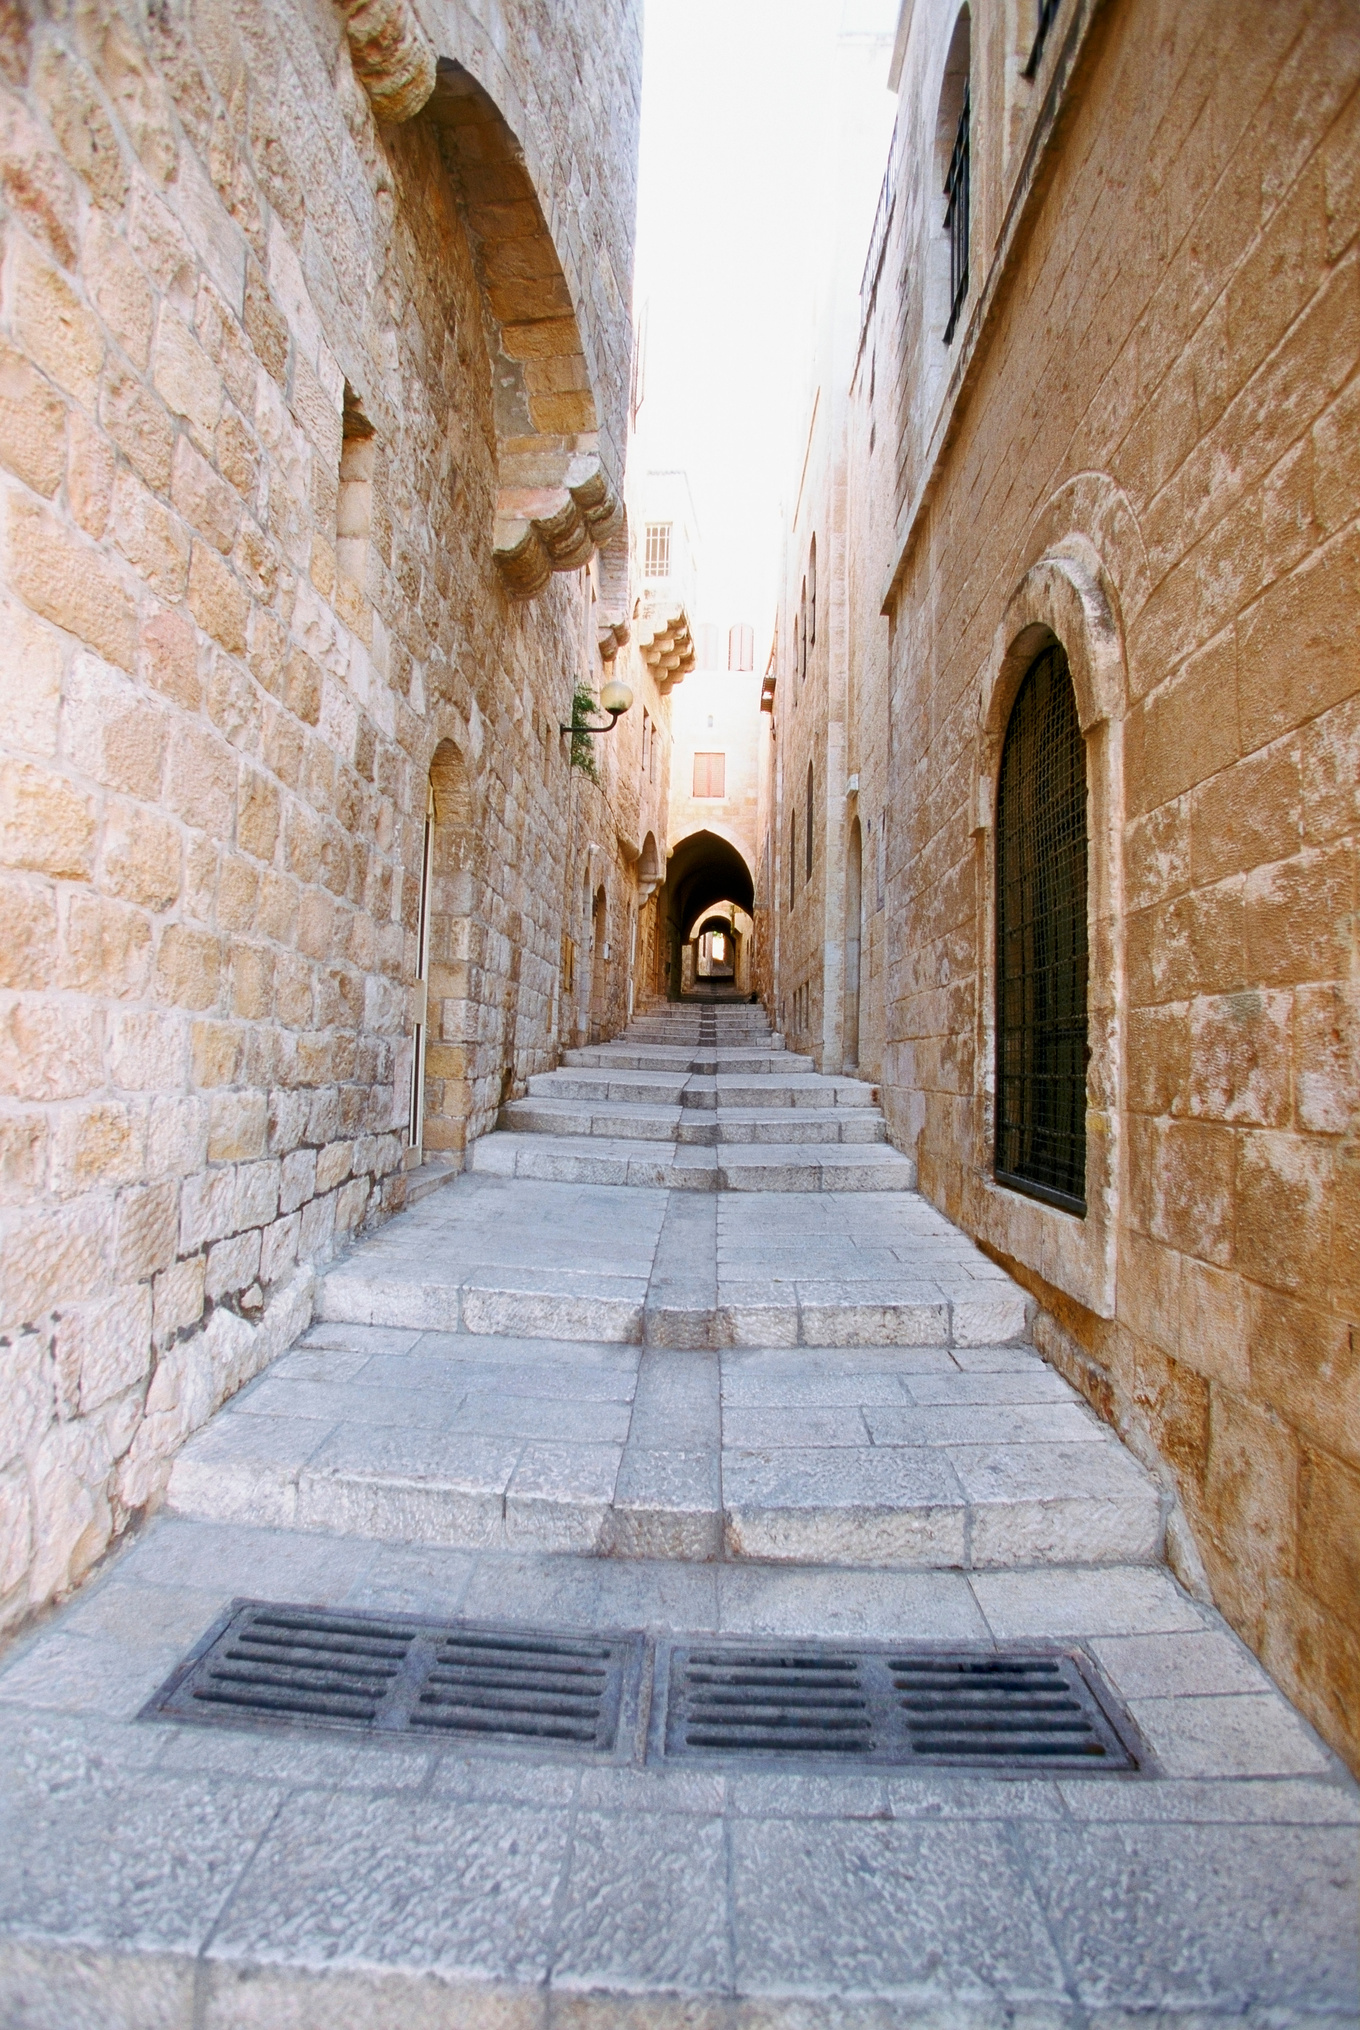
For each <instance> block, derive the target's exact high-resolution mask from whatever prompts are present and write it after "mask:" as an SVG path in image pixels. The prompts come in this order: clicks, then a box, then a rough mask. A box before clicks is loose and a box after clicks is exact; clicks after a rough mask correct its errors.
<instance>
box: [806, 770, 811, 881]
mask: <svg viewBox="0 0 1360 2030" xmlns="http://www.w3.org/2000/svg"><path fill="white" fill-rule="evenodd" d="M804 865H805V868H806V879H807V880H809V881H811V879H812V763H811V762H809V763H808V780H807V846H806V852H805V856H804Z"/></svg>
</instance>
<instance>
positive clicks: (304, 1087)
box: [0, 0, 639, 1623]
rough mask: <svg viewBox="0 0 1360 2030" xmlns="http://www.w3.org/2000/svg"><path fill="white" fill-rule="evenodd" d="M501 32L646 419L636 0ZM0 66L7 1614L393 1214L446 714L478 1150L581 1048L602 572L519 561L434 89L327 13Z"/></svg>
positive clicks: (302, 8) (482, 45)
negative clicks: (582, 913) (503, 529)
mask: <svg viewBox="0 0 1360 2030" xmlns="http://www.w3.org/2000/svg"><path fill="white" fill-rule="evenodd" d="M441 19H443V20H444V22H445V26H446V29H447V37H448V47H447V48H441V49H440V50H439V51H438V54H439V55H440V56H441V57H445V58H453V59H456V58H460V57H463V56H466V57H468V59H469V61H471V60H472V58H473V56H474V55H475V54H476V53H477V52H478V51H481V53H482V55H483V56H485V54H486V48H487V37H486V34H485V32H484V30H483V29H482V28H481V26H480V24H479V22H478V20H477V18H476V16H475V13H473V12H471V11H469V10H468V9H465V8H462V7H459V6H453V5H450V6H449V7H448V8H446V9H445V10H444V12H443V15H442V16H441ZM479 38H480V40H479ZM494 49H495V52H496V65H498V66H499V69H498V70H496V72H495V76H496V77H500V78H501V79H502V81H503V82H504V80H505V79H507V78H508V79H509V84H508V85H507V86H506V88H505V90H506V99H507V103H508V105H509V110H510V111H515V112H516V117H521V118H523V119H525V121H526V122H527V123H528V125H529V127H530V129H531V131H530V133H529V135H528V141H529V143H532V150H531V152H532V153H533V156H534V161H535V164H536V166H537V171H538V173H539V174H540V175H541V176H542V178H543V183H542V187H541V189H540V191H539V202H540V204H541V208H542V211H543V213H544V215H545V216H546V217H548V218H549V219H550V220H551V221H552V222H553V230H554V232H555V233H556V234H557V235H558V238H559V242H560V245H561V247H562V249H563V260H564V265H565V264H566V263H567V262H568V260H569V262H570V265H571V269H572V273H573V275H574V276H576V277H577V278H580V285H581V294H582V302H583V304H586V305H588V309H587V310H583V312H582V316H583V322H584V324H585V325H588V326H589V330H588V332H587V333H586V334H585V335H584V336H583V338H582V344H583V346H584V347H585V348H586V350H588V351H591V352H592V356H594V357H596V358H598V359H599V360H600V361H601V362H603V364H604V368H605V369H606V377H605V381H604V383H603V387H604V390H605V393H604V395H603V396H602V400H604V401H605V402H606V404H607V405H610V404H612V408H611V410H610V413H612V414H616V415H621V414H622V410H621V407H620V403H621V399H622V398H621V397H620V396H619V394H618V391H617V388H616V387H615V376H616V370H617V384H618V388H626V378H627V377H626V371H624V370H622V369H620V362H622V363H623V365H624V368H626V361H627V358H628V347H629V340H628V332H627V294H628V289H629V286H630V271H631V232H632V197H633V175H634V160H633V158H634V148H635V127H636V108H637V88H638V61H639V59H638V26H637V22H636V19H635V17H634V12H633V9H632V8H631V6H629V5H626V4H622V0H620V4H603V0H602V4H600V5H582V6H579V7H571V8H562V7H552V8H549V7H547V6H546V5H544V6H532V5H528V4H525V5H522V6H511V7H509V8H505V9H501V10H499V11H498V15H497V34H496V38H495V42H494ZM487 61H488V62H489V61H490V59H489V58H488V59H487ZM0 80H2V81H3V83H2V89H0V119H2V120H3V123H4V132H3V140H0V205H2V206H3V212H2V214H0V230H2V231H3V268H2V269H0V277H2V280H0V515H2V517H3V599H4V627H3V637H2V639H0V657H2V658H3V670H2V671H0V749H2V751H3V759H0V814H2V815H0V868H2V870H3V871H0V889H2V890H3V898H4V901H3V916H4V923H5V928H6V935H5V936H4V938H3V940H0V1035H2V1037H3V1040H2V1041H0V1149H2V1150H3V1158H2V1160H0V1177H2V1178H3V1205H2V1206H0V1623H5V1622H12V1621H13V1620H14V1619H15V1618H16V1617H18V1616H20V1615H22V1614H23V1613H25V1612H26V1611H28V1610H29V1609H31V1608H32V1607H33V1606H35V1605H37V1604H39V1603H41V1602H42V1601H43V1600H44V1599H47V1598H49V1597H51V1596H52V1595H53V1594H54V1593H56V1592H59V1591H60V1590H62V1589H63V1588H64V1587H66V1586H68V1585H69V1584H71V1583H72V1582H73V1581H74V1580H75V1579H76V1578H77V1577H78V1576H79V1574H80V1573H81V1571H82V1570H84V1569H85V1568H86V1567H87V1566H88V1564H89V1563H90V1561H91V1560H92V1559H93V1558H95V1557H97V1556H98V1554H99V1553H100V1551H101V1550H102V1549H103V1548H104V1546H105V1544H106V1543H107V1542H108V1540H109V1538H110V1535H111V1534H112V1533H113V1532H114V1531H116V1530H117V1529H118V1528H119V1527H120V1526H121V1525H122V1523H123V1522H124V1521H125V1520H126V1519H127V1517H128V1516H129V1515H131V1514H134V1513H135V1512H136V1511H138V1510H139V1509H141V1508H142V1507H144V1506H145V1505H146V1504H148V1503H150V1502H153V1501H154V1500H155V1499H156V1498H157V1496H158V1494H159V1491H160V1489H161V1487H162V1486H163V1484H164V1480H165V1477H166V1473H167V1470H168V1463H169V1460H170V1458H171V1457H172V1455H173V1452H174V1450H175V1448H176V1447H177V1445H178V1444H179V1443H180V1442H181V1441H182V1439H183V1438H184V1437H185V1436H186V1435H187V1434H188V1433H189V1432H190V1431H191V1430H193V1429H194V1428H195V1427H196V1426H197V1425H199V1424H201V1423H202V1422H203V1421H204V1419H205V1418H206V1417H207V1416H208V1415H209V1414H210V1413H211V1411H212V1409H213V1408H214V1407H215V1406H216V1404H217V1403H219V1402H220V1401H221V1400H223V1398H224V1397H225V1396H226V1395H228V1394H230V1393H231V1391H232V1390H233V1389H234V1388H235V1387H237V1386H239V1385H240V1383H241V1382H242V1381H243V1380H245V1379H246V1378H248V1376H249V1375H250V1374H251V1373H253V1372H255V1371H257V1370H258V1368H259V1367H260V1366H261V1365H262V1364H263V1363H264V1362H265V1361H266V1360H268V1359H269V1358H271V1357H272V1356H273V1354H274V1353H276V1352H278V1351H279V1350H281V1349H282V1347H283V1346H285V1345H286V1344H287V1343H288V1341H289V1340H290V1339H291V1337H292V1336H293V1335H294V1333H295V1332H296V1330H297V1329H298V1327H299V1326H300V1325H301V1324H302V1323H304V1322H305V1320H306V1317H307V1315H308V1308H309V1305H310V1293H311V1285H312V1268H313V1264H315V1263H316V1262H318V1261H320V1260H322V1259H324V1258H325V1257H326V1255H327V1254H328V1253H329V1252H330V1251H331V1250H332V1249H333V1248H334V1247H335V1246H336V1245H337V1244H338V1243H340V1242H342V1241H343V1240H344V1239H345V1238H346V1237H347V1236H349V1235H350V1234H352V1233H354V1232H356V1231H358V1230H359V1229H360V1228H362V1227H364V1226H365V1225H367V1224H370V1223H372V1222H373V1221H375V1220H377V1219H380V1218H382V1217H384V1216H385V1215H386V1214H387V1213H388V1212H390V1211H392V1210H394V1209H395V1208H397V1207H398V1206H399V1205H400V1204H401V1202H402V1197H403V1192H404V1175H403V1168H402V1165H403V1149H404V1144H405V1129H406V1125H407V1110H408V1104H409V1097H408V1096H409V1082H410V1069H411V1043H410V1037H411V1025H412V1008H413V993H412V985H411V983H412V981H413V980H414V978H415V977H416V970H417V953H416V922H417V911H418V903H419V893H420V864H421V851H422V840H423V830H424V818H425V807H426V796H427V783H428V780H429V774H430V766H431V761H432V758H433V756H434V754H435V750H436V748H437V747H438V745H439V743H440V742H441V741H451V742H453V743H454V745H455V746H456V748H457V750H458V752H459V754H460V755H461V756H462V759H463V761H464V763H465V766H466V770H467V774H468V778H469V782H470V794H471V824H472V828H473V830H474V832H475V836H476V840H477V845H478V851H477V856H476V864H475V869H474V880H473V884H472V888H471V891H470V894H469V896H468V898H467V910H466V922H467V938H468V949H467V951H466V953H465V955H464V956H465V957H466V959H467V961H468V973H467V976H466V982H465V984H466V995H467V1007H466V1010H465V1016H464V1018H463V1019H462V1029H463V1033H462V1034H461V1035H460V1036H459V1038H458V1039H457V1042H458V1046H459V1047H460V1048H465V1049H466V1051H467V1053H468V1055H467V1063H466V1065H465V1067H464V1075H465V1080H466V1093H465V1099H464V1105H465V1108H466V1115H467V1132H469V1133H476V1132H479V1131H480V1130H481V1129H482V1128H484V1127H486V1126H488V1125H490V1123H491V1121H492V1120H493V1119H494V1116H495V1111H496V1108H497V1107H498V1106H499V1104H500V1101H501V1099H502V1098H503V1097H504V1095H505V1093H506V1092H507V1091H508V1090H513V1089H515V1088H516V1087H517V1086H520V1085H522V1082H523V1080H524V1078H525V1077H527V1075H528V1074H529V1072H530V1071H532V1070H534V1069H536V1068H539V1067H541V1066H544V1065H547V1064H550V1063H552V1062H554V1061H555V1056H556V1051H557V1035H556V1029H555V1022H556V1015H557V1001H558V991H557V990H558V972H559V965H560V958H561V949H562V946H561V940H562V932H563V924H564V920H565V919H564V912H566V911H567V910H568V909H569V907H570V899H571V894H572V891H573V890H574V888H575V886H576V881H577V872H576V868H575V867H574V866H569V864H568V862H569V853H570V850H571V845H572V841H571V835H570V819H569V812H570V808H571V794H572V791H571V785H570V781H569V776H570V770H569V767H568V762H567V757H566V752H565V748H564V746H563V743H562V742H561V741H560V739H559V736H558V724H559V721H560V720H561V719H563V718H565V717H567V716H568V708H569V704H570V692H571V685H572V682H573V673H574V672H575V671H577V670H579V669H580V668H582V667H584V666H586V665H587V664H588V663H589V661H590V658H591V656H593V654H594V642H593V637H592V636H589V635H588V633H587V612H588V601H587V586H586V580H585V576H584V574H583V573H581V572H573V573H571V574H568V575H567V576H565V577H558V578H555V579H554V580H553V581H552V582H551V583H550V584H549V585H548V586H547V587H546V589H545V590H544V591H543V592H542V593H541V595H540V596H539V597H538V598H537V599H535V600H533V601H530V602H524V601H516V600H514V599H512V598H511V597H510V596H509V593H508V591H507V589H506V587H505V585H504V584H503V582H502V579H501V576H500V574H499V573H498V571H497V569H496V566H495V563H494V560H493V554H492V524H493V515H494V505H495V491H496V472H495V461H496V443H497V440H496V432H495V429H494V423H493V415H492V404H491V376H490V368H489V362H488V357H487V349H486V342H485V338H484V335H483V333H484V325H483V304H482V297H481V294H480V283H479V278H478V275H477V272H476V266H475V261H474V255H473V250H472V248H471V245H470V242H469V236H468V232H467V230H466V226H465V215H464V212H463V209H462V198H461V193H460V188H459V184H458V181H457V178H456V176H455V174H454V173H453V172H452V171H451V170H450V168H449V166H448V163H447V160H446V151H445V149H444V148H443V146H442V145H441V137H440V133H439V130H438V126H437V124H436V123H435V122H434V120H433V119H432V118H431V117H428V116H423V115H421V114H417V115H416V117H414V118H413V119H411V120H410V121H409V122H407V123H406V124H403V125H399V126H380V125H379V124H377V123H376V122H375V119H374V114H373V109H372V107H371V105H370V103H369V100H368V98H367V96H366V94H365V92H364V90H363V89H361V87H360V85H359V83H358V82H357V81H356V78H355V75H354V71H353V68H352V64H351V58H350V53H349V49H348V46H347V42H346V37H345V33H344V24H343V19H342V16H341V13H340V11H339V10H338V9H337V8H335V7H333V6H331V5H330V4H329V0H300V4H297V5H292V4H290V5H288V6H286V7H274V6H269V5H266V4H264V0H246V4H244V5H241V4H231V0H206V4H204V5H202V6H200V7H197V8H195V9H194V10H193V11H192V13H191V12H190V10H189V9H188V7H187V6H181V5H179V4H177V0H171V4H169V5H166V6H163V7H156V8H153V9H149V10H148V9H144V8H142V7H140V6H133V5H131V4H128V5H127V6H122V5H119V4H117V0H105V4H101V5H98V6H95V5H90V6H75V5H72V6H69V7H68V6H60V7H52V8H36V7H35V8H29V7H26V6H25V5H23V4H20V5H19V6H16V7H12V8H11V9H10V10H9V11H8V12H7V14H6V17H5V21H4V24H3V33H0ZM493 82H494V79H493ZM511 87H513V89H511ZM567 106H570V108H571V112H570V117H566V116H565V115H564V114H563V109H564V108H565V107H567ZM526 107H527V108H528V111H527V113H526V111H525V108H526ZM516 109H517V111H516ZM508 116H509V115H508V114H507V117H508ZM587 341H588V342H587ZM358 441H362V442H363V443H365V444H366V445H368V446H369V447H370V448H369V449H368V450H367V451H365V453H364V455H363V457H362V458H359V459H357V460H351V461H350V462H349V463H347V464H345V470H346V472H348V473H350V474H351V476H352V475H353V474H354V473H355V472H356V471H357V472H361V473H366V474H367V477H365V478H361V480H360V482H359V490H358V491H357V492H356V491H353V490H351V491H348V492H347V493H346V496H345V500H344V502H343V503H342V499H341V476H342V463H344V462H345V460H346V457H347V446H348V445H350V444H351V443H353V442H358ZM365 488H366V489H367V490H366V491H365V490H364V489H365ZM342 523H343V526H342ZM596 666H597V667H598V665H596ZM602 847H603V851H604V853H605V856H606V859H607V861H608V864H609V868H610V870H611V878H613V879H616V880H618V881H619V882H622V881H623V880H624V879H625V876H626V869H627V861H626V857H625V856H623V855H622V854H621V852H620V849H619V846H618V843H617V840H616V838H615V837H614V835H613V833H612V832H611V833H610V834H609V835H608V836H607V837H605V838H604V839H603V841H602ZM446 956H448V957H455V956H456V955H455V954H446ZM455 998H456V997H455V996H450V998H449V1002H448V1003H446V1004H445V1005H452V1002H453V1000H454V999H455Z"/></svg>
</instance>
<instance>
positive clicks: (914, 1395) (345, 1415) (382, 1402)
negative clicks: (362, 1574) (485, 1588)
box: [168, 1325, 1162, 1570]
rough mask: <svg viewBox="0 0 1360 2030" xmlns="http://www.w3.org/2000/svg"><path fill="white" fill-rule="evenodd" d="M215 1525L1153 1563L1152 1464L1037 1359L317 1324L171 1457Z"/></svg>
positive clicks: (918, 1560)
mask: <svg viewBox="0 0 1360 2030" xmlns="http://www.w3.org/2000/svg"><path fill="white" fill-rule="evenodd" d="M168 1500H169V1506H170V1508H171V1509H172V1511H173V1512H175V1513H176V1514H178V1515H182V1516H190V1517H195V1518H198V1519H200V1520H204V1521H217V1522H226V1523H233V1522H250V1523H253V1524H256V1525H263V1526H268V1527H276V1528H287V1529H297V1530H303V1531H321V1532H328V1533H333V1534H336V1535H341V1536H359V1537H365V1538H371V1539H374V1540H376V1541H379V1542H382V1543H389V1544H438V1545H443V1546H446V1547H449V1548H460V1547H461V1548H467V1549H477V1550H497V1549H503V1550H514V1551H526V1552H528V1551H556V1552H575V1553H578V1554H590V1555H594V1556H600V1557H642V1558H670V1559H683V1560H691V1561H692V1560H699V1561H703V1560H708V1559H713V1558H719V1557H721V1558H727V1559H749V1560H753V1561H759V1562H762V1563H775V1564H785V1563H820V1564H823V1565H838V1564H843V1565H855V1566H860V1567H864V1566H875V1567H883V1568H893V1569H922V1568H931V1569H949V1570H996V1569H998V1568H1005V1567H1020V1566H1034V1565H1046V1564H1061V1565H1071V1564H1084V1565H1102V1564H1149V1563H1153V1562H1155V1561H1156V1560H1157V1559H1158V1557H1159V1555H1160V1548H1161V1528H1162V1524H1161V1503H1160V1497H1159V1495H1158V1492H1157V1489H1156V1487H1155V1486H1154V1484H1153V1482H1152V1481H1151V1479H1150V1478H1149V1476H1148V1475H1147V1474H1146V1473H1145V1472H1144V1470H1143V1469H1142V1467H1140V1466H1139V1465H1138V1464H1137V1462H1136V1461H1135V1460H1134V1459H1133V1458H1132V1456H1131V1455H1130V1454H1129V1453H1128V1452H1126V1451H1125V1450H1124V1448H1123V1447H1122V1446H1121V1445H1120V1444H1119V1443H1118V1441H1117V1440H1116V1439H1115V1438H1114V1437H1113V1435H1112V1434H1111V1433H1110V1432H1109V1430H1108V1429H1107V1428H1106V1427H1105V1426H1104V1425H1102V1424H1101V1423H1099V1421H1098V1420H1097V1419H1096V1418H1095V1417H1094V1416H1093V1415H1092V1413H1091V1411H1090V1410H1089V1409H1088V1408H1087V1407H1086V1405H1085V1404H1084V1403H1082V1402H1081V1401H1080V1399H1079V1398H1078V1397H1077V1396H1076V1394H1075V1393H1074V1391H1073V1390H1071V1389H1070V1388H1069V1387H1068V1386H1067V1384H1066V1383H1065V1382H1063V1381H1062V1380H1061V1378H1060V1377H1059V1376H1057V1375H1056V1374H1055V1373H1054V1372H1053V1371H1052V1370H1051V1369H1050V1368H1048V1367H1047V1366H1046V1365H1045V1363H1044V1362H1043V1360H1042V1359H1041V1358H1040V1357H1039V1356H1038V1355H1037V1354H1035V1353H1034V1352H1033V1351H1032V1350H1031V1349H1028V1348H1022V1347H1008V1348H989V1349H973V1350H971V1351H969V1350H964V1349H957V1350H954V1351H950V1350H949V1349H947V1348H945V1347H917V1348H900V1349H894V1350H893V1351H891V1352H884V1351H878V1352H873V1351H866V1350H864V1349H859V1348H855V1349H841V1350H836V1349H815V1350H814V1349H806V1350H804V1349H796V1350H792V1351H786V1352H779V1351H775V1350H761V1351H744V1352H739V1351H733V1352H728V1353H722V1354H717V1353H693V1352H691V1353H683V1352H676V1351H671V1350H666V1351H660V1350H646V1349H644V1350H637V1349H633V1348H625V1347H617V1346H609V1345H602V1344H599V1343H593V1344H589V1343H588V1344H580V1343H567V1342H545V1341H543V1340H541V1339H540V1340H532V1339H509V1338H502V1339H497V1340H494V1341H487V1340H478V1339H474V1338H469V1337H467V1336H463V1335H450V1334H443V1333H438V1332H426V1333H423V1334H417V1333H414V1332H394V1331H391V1330H387V1331H381V1330H373V1329H371V1328H364V1327H355V1326H335V1325H330V1326H320V1327H314V1328H313V1329H312V1331H311V1332H309V1333H308V1334H307V1336H306V1338H305V1339H304V1340H303V1341H302V1342H301V1344H300V1345H299V1347H298V1348H296V1349H295V1350H294V1351H293V1352H291V1353H289V1354H287V1355H285V1356H284V1357H283V1359H281V1360H280V1361H278V1362H276V1363H275V1364H274V1366H273V1367H272V1368H271V1369H270V1370H269V1372H268V1373H267V1374H266V1375H264V1376H262V1377H261V1378H260V1379H259V1380H258V1381H256V1382H254V1383H252V1384H251V1385H250V1386H249V1387H248V1388H247V1389H245V1390H243V1391H242V1392H241V1394H240V1395H239V1396H238V1397H236V1398H235V1399H234V1400H233V1402H232V1403H231V1404H230V1405H229V1406H228V1408H227V1409H225V1410H224V1411H222V1412H221V1413H220V1414H219V1415H218V1416H217V1417H216V1418H215V1419H214V1421H213V1423H212V1425H211V1426H210V1427H209V1428H208V1429H207V1430H205V1431H204V1432H202V1433H201V1434H200V1435H199V1436H198V1437H196V1438H194V1439H193V1440H191V1441H190V1443H189V1444H188V1445H187V1446H186V1447H185V1448H184V1450H183V1451H182V1452H181V1453H180V1454H179V1456H178V1459H177V1460H176V1463H175V1467H174V1470H173V1473H172V1476H171V1480H170V1488H169V1496H168Z"/></svg>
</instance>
